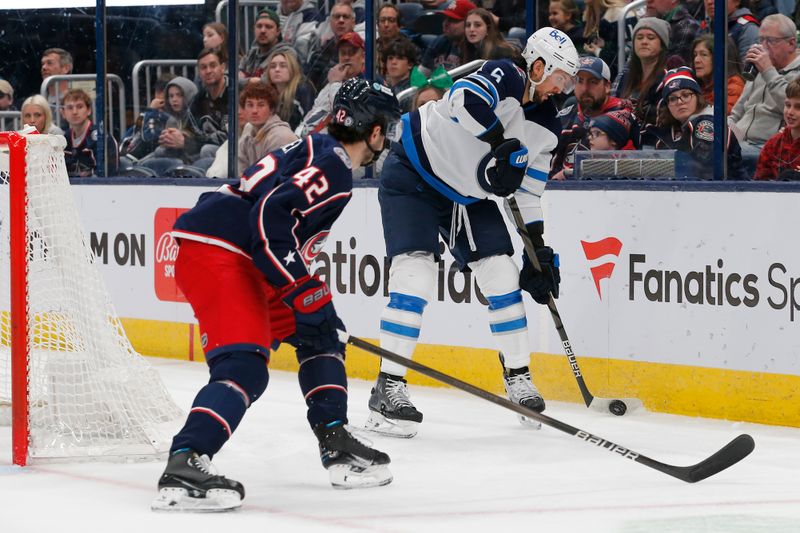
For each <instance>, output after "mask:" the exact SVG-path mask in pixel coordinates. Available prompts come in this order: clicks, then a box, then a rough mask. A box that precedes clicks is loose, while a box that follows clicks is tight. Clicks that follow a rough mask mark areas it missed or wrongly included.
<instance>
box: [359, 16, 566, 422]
mask: <svg viewBox="0 0 800 533" xmlns="http://www.w3.org/2000/svg"><path fill="white" fill-rule="evenodd" d="M522 56H523V58H524V60H525V64H526V67H527V71H526V70H524V69H522V68H519V67H518V66H516V65H514V64H513V63H512V62H511V61H510V60H496V61H495V60H490V61H486V62H485V63H484V64H483V65H482V66H481V67H480V68H479V69H478V70H477V71H476V72H474V73H472V74H470V75H469V76H466V77H465V78H463V79H461V80H459V81H457V82H456V83H455V84H454V85H453V87H452V88H451V89H450V91H449V93H447V94H446V95H445V97H444V98H443V99H442V100H439V101H438V102H431V103H428V104H426V105H424V106H422V107H421V108H420V109H419V110H418V111H415V112H412V113H410V114H407V115H403V133H402V141H401V142H400V143H393V144H392V147H391V152H390V153H389V156H388V157H387V159H386V161H385V163H384V165H383V170H382V173H381V178H380V180H381V181H380V186H379V189H378V199H379V201H380V205H381V215H382V218H383V231H384V239H385V241H386V253H387V256H388V257H390V258H391V267H390V271H389V304H388V305H387V306H386V308H385V309H384V311H383V313H382V315H381V323H380V343H381V347H382V348H385V349H388V350H390V351H392V352H395V353H397V354H400V355H402V356H404V357H409V358H410V357H411V356H412V354H413V352H414V348H415V346H416V344H417V340H418V338H419V333H420V328H421V326H422V314H423V310H424V309H425V306H426V305H427V304H428V302H429V301H430V299H431V298H432V296H433V294H434V290H435V283H436V279H437V269H438V266H437V259H438V257H437V256H438V250H439V248H438V246H439V244H438V239H439V235H441V236H442V238H443V239H444V240H445V242H447V243H448V244H449V248H450V250H451V252H452V254H453V257H454V258H455V260H456V261H457V263H458V264H459V266H460V267H461V268H462V269H466V268H469V269H470V270H471V271H472V273H473V274H474V275H475V278H476V280H477V282H478V285H479V287H480V289H481V292H482V293H483V294H484V296H485V297H486V299H487V300H488V301H489V305H488V312H489V317H488V318H489V327H490V330H491V332H492V335H493V337H494V340H495V343H496V345H497V347H498V348H499V350H500V352H501V354H502V355H501V361H502V362H503V365H504V372H503V380H504V384H505V388H506V391H507V393H508V396H509V399H510V400H511V401H514V402H518V403H520V404H522V405H525V406H527V407H530V408H531V409H534V410H536V411H539V412H541V411H543V410H544V407H545V403H544V400H543V399H542V396H541V394H539V392H538V391H537V389H536V387H535V386H534V385H533V381H532V379H531V374H530V371H529V369H528V365H529V364H530V352H531V347H530V341H529V338H528V327H527V319H526V316H525V308H524V306H523V303H522V294H521V290H520V289H522V290H524V291H526V292H528V293H529V294H530V295H531V296H532V297H533V299H534V300H536V301H537V302H538V303H540V304H547V302H548V299H549V296H550V294H552V295H553V296H554V297H558V284H559V281H560V274H559V270H558V256H557V254H555V253H554V252H553V250H552V248H550V247H549V246H545V243H544V239H543V232H544V221H543V216H542V209H541V206H540V197H541V195H542V193H543V192H544V188H545V183H546V181H547V174H548V172H549V170H550V157H551V151H552V150H553V149H554V148H555V147H556V144H557V135H558V133H559V132H560V130H561V128H560V125H559V123H558V121H557V120H556V108H555V105H553V104H552V102H550V101H549V97H550V96H551V95H553V94H557V93H561V92H568V91H570V90H571V89H572V85H573V79H574V76H575V74H576V73H577V70H578V54H577V52H576V50H575V46H574V45H573V44H572V41H570V39H569V37H567V36H566V35H565V34H564V33H563V32H561V31H560V30H557V29H554V28H542V29H540V30H538V31H537V32H536V33H534V34H533V35H531V37H530V38H529V39H528V41H527V44H526V46H525V50H524V51H523V54H522ZM512 194H513V195H514V197H515V198H516V200H517V203H518V205H519V206H520V210H521V212H522V216H523V218H524V220H525V222H526V226H527V230H528V232H529V233H530V235H531V237H532V239H533V242H534V244H535V247H536V256H537V258H538V260H539V263H540V264H541V266H542V268H543V270H542V272H541V273H540V272H538V271H537V270H536V269H534V268H533V267H532V265H531V264H530V262H528V260H527V258H525V257H524V256H523V258H522V271H521V272H520V270H519V268H518V267H517V264H516V262H515V261H514V259H512V256H513V252H514V250H513V246H512V243H511V239H510V236H509V235H508V231H507V230H506V225H505V222H504V219H503V216H502V215H501V213H500V210H499V209H498V207H497V204H496V203H495V202H494V201H493V200H491V198H490V197H491V196H498V197H507V196H509V195H512ZM404 374H405V368H404V367H402V366H401V365H399V364H396V363H393V362H391V361H387V360H383V361H382V363H381V370H380V374H379V375H378V380H377V383H376V384H375V387H374V388H373V389H372V394H371V396H370V399H369V409H370V415H369V419H368V420H367V428H368V429H371V430H373V431H376V432H378V433H383V434H387V435H392V436H400V437H413V436H414V435H415V434H416V432H417V429H418V428H417V426H418V425H419V423H420V422H421V421H422V413H420V412H419V411H418V410H417V409H416V408H415V406H414V405H413V404H412V403H411V401H410V399H409V395H408V388H407V386H406V381H405V379H404V378H403V376H404ZM521 422H522V423H523V424H529V425H534V426H538V424H537V423H535V422H533V421H531V420H529V419H526V418H524V417H521Z"/></svg>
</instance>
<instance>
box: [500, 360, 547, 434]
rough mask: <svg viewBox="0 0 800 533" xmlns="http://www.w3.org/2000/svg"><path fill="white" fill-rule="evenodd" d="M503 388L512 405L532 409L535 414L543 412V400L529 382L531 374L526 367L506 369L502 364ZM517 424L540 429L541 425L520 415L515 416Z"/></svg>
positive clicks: (530, 381) (501, 361)
mask: <svg viewBox="0 0 800 533" xmlns="http://www.w3.org/2000/svg"><path fill="white" fill-rule="evenodd" d="M500 363H501V364H503V354H500ZM503 386H504V387H505V389H506V394H507V395H508V399H509V400H511V401H512V402H514V403H518V404H520V405H522V406H525V407H527V408H528V409H532V410H534V411H536V412H537V413H541V412H542V411H544V408H545V404H544V398H542V395H541V394H539V391H538V390H537V389H536V386H535V385H534V384H533V381H532V380H531V373H530V370H528V367H527V366H524V367H522V368H515V369H513V370H512V369H508V368H506V367H505V364H503ZM517 418H518V419H519V423H520V424H522V425H523V426H528V427H532V428H535V429H541V427H542V424H541V423H540V422H538V421H536V420H532V419H530V418H528V417H526V416H522V415H520V414H518V415H517Z"/></svg>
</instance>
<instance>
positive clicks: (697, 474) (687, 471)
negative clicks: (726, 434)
mask: <svg viewBox="0 0 800 533" xmlns="http://www.w3.org/2000/svg"><path fill="white" fill-rule="evenodd" d="M755 447H756V443H755V441H754V440H753V437H751V436H750V435H747V434H746V433H745V434H742V435H739V436H738V437H736V438H735V439H733V440H732V441H730V442H729V443H728V444H726V445H725V446H724V447H723V448H722V449H720V450H719V451H718V452H717V453H715V454H714V455H712V456H711V457H709V458H708V459H705V460H703V461H700V462H699V463H697V464H696V465H693V466H686V467H679V469H680V472H679V473H678V474H679V475H675V474H673V475H675V477H677V478H679V479H682V480H683V481H686V482H687V483H697V482H698V481H702V480H704V479H706V478H708V477H711V476H713V475H714V474H718V473H720V472H722V471H723V470H725V469H726V468H729V467H731V466H733V465H735V464H736V463H738V462H739V461H741V460H742V459H744V458H745V457H747V456H748V455H750V453H751V452H752V451H753V450H754V449H755Z"/></svg>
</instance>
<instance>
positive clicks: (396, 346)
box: [380, 292, 428, 376]
mask: <svg viewBox="0 0 800 533" xmlns="http://www.w3.org/2000/svg"><path fill="white" fill-rule="evenodd" d="M427 304H428V302H427V301H426V300H424V299H422V298H419V297H417V296H411V295H408V294H402V293H398V292H390V293H389V305H387V306H386V307H385V308H384V309H383V313H381V337H380V341H381V348H385V349H386V350H389V351H390V352H394V353H396V354H397V355H402V356H403V357H407V358H409V359H411V355H412V354H413V353H414V348H416V346H417V340H419V330H420V327H422V312H423V310H424V309H425V306H426V305H427ZM406 370H407V369H406V368H405V367H404V366H402V365H399V364H397V363H393V362H392V361H389V360H387V359H383V360H382V361H381V372H386V373H387V374H392V375H395V376H405V374H406Z"/></svg>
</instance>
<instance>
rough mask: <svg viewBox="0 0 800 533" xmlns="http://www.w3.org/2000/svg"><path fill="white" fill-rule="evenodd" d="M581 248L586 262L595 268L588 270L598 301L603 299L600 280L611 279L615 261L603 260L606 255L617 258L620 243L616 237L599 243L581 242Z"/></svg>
mask: <svg viewBox="0 0 800 533" xmlns="http://www.w3.org/2000/svg"><path fill="white" fill-rule="evenodd" d="M581 246H583V254H584V255H585V256H586V259H587V261H589V262H591V263H595V266H592V267H590V268H589V271H590V272H591V273H592V279H594V286H595V288H596V289H597V296H599V297H600V300H602V299H603V293H602V291H601V290H600V280H601V279H606V278H611V274H612V273H613V272H614V265H615V264H616V263H615V259H612V260H603V259H601V258H604V257H605V256H607V255H612V256H614V258H617V257H619V252H620V250H622V242H620V240H619V239H617V238H616V237H606V238H605V239H601V240H599V241H594V242H590V241H581Z"/></svg>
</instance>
